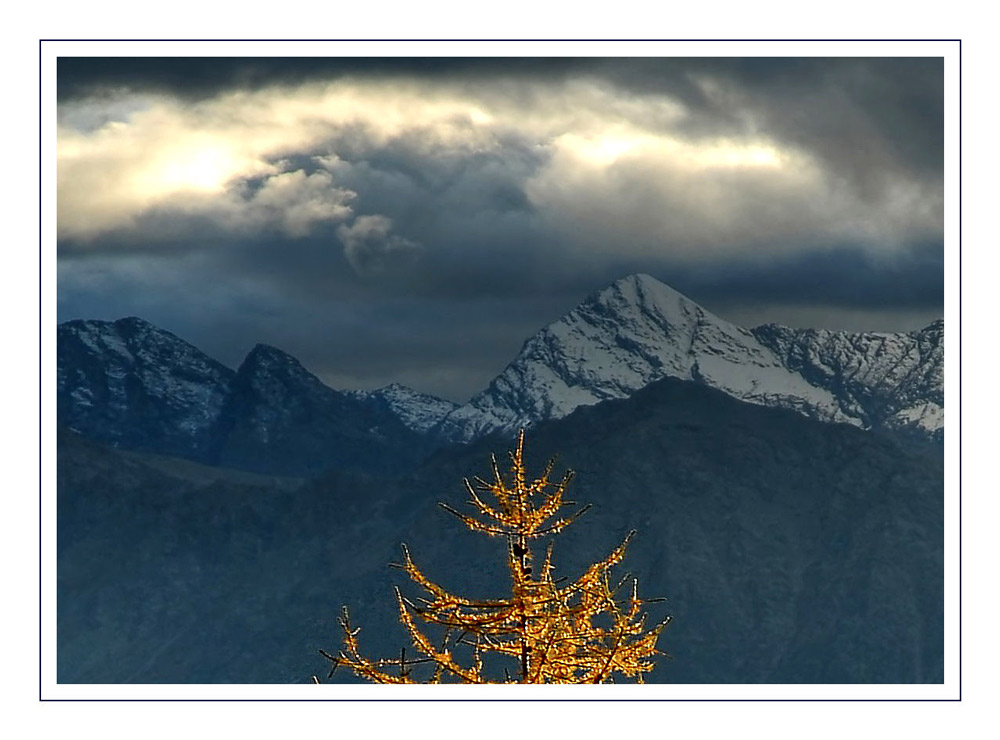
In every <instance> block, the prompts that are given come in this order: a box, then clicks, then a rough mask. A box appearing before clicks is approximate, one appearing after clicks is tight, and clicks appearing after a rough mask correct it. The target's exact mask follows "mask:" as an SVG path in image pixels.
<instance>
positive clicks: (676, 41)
mask: <svg viewBox="0 0 1000 740" xmlns="http://www.w3.org/2000/svg"><path fill="white" fill-rule="evenodd" d="M49 41H59V42H67V41H72V42H102V43H104V42H127V43H131V42H141V43H149V42H165V43H175V42H185V43H190V42H205V43H219V42H234V43H244V42H256V41H263V42H288V43H303V42H305V43H329V42H337V43H371V42H385V43H408V42H429V43H442V42H449V43H470V42H472V43H483V42H487V43H509V42H535V43H553V42H567V43H578V42H595V43H605V42H625V43H663V42H669V43H704V42H720V43H742V42H761V43H775V42H785V43H803V42H805V43H818V42H831V43H837V42H844V41H850V42H855V41H856V42H872V43H883V42H900V43H906V42H939V41H947V42H954V41H957V42H959V44H961V41H962V40H961V39H957V38H956V39H938V38H917V39H899V38H897V39H874V38H873V39H860V38H844V39H620V38H618V39H518V38H509V39H429V38H422V39H415V38H400V39H375V38H372V39H335V38H333V39H289V38H286V39H266V38H247V39H98V38H94V39H79V38H51V39H39V42H43V43H44V42H49Z"/></svg>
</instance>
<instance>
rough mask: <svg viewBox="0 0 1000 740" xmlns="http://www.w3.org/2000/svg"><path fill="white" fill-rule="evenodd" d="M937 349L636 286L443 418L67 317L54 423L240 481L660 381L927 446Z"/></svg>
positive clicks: (381, 459) (613, 291)
mask: <svg viewBox="0 0 1000 740" xmlns="http://www.w3.org/2000/svg"><path fill="white" fill-rule="evenodd" d="M943 335H944V323H943V321H937V322H934V323H933V324H931V325H930V326H928V327H927V328H925V329H923V330H921V331H919V332H909V333H897V334H887V333H875V332H868V333H854V334H852V333H846V332H831V331H817V330H807V329H789V328H786V327H781V326H777V325H773V324H769V325H765V326H760V327H757V328H755V329H753V330H748V329H743V328H740V327H737V326H735V325H733V324H730V323H728V322H726V321H724V320H722V319H720V318H718V317H716V316H714V315H712V314H710V313H709V312H707V311H705V310H704V309H702V308H701V307H700V306H698V305H697V304H696V303H694V302H693V301H690V300H688V299H687V298H685V297H684V296H682V295H681V294H679V293H677V292H676V291H674V290H673V289H671V288H669V287H667V286H666V285H664V284H663V283H660V282H658V281H656V280H654V279H653V278H651V277H649V276H646V275H633V276H630V277H627V278H623V279H622V280H619V281H617V282H616V283H614V284H613V285H611V286H610V287H608V288H606V289H605V290H603V291H601V292H600V293H598V294H596V295H594V296H592V297H591V298H589V299H587V300H586V301H584V302H583V303H582V304H581V305H580V306H578V307H577V308H575V309H573V311H571V312H570V313H568V314H567V315H566V316H564V317H563V318H561V319H559V320H558V321H556V322H554V323H553V324H550V325H549V326H547V327H545V328H544V329H542V330H541V331H540V332H538V334H536V335H535V336H534V337H532V338H531V339H529V340H528V341H527V342H526V343H525V345H524V347H523V349H522V350H521V353H520V354H519V355H518V356H517V357H516V358H515V359H514V360H513V362H511V363H510V364H509V365H508V366H507V368H506V369H505V370H504V371H503V372H502V373H501V374H500V375H498V376H497V377H496V378H495V379H494V380H493V381H492V382H491V383H490V385H489V387H488V388H486V389H485V390H484V391H483V392H482V393H480V394H478V395H476V396H475V397H474V398H473V399H472V400H471V401H469V402H468V403H466V404H465V405H463V406H458V405H457V404H454V403H451V402H449V401H445V400H443V399H440V398H435V397H433V396H430V395H427V394H422V393H418V392H417V391H414V390H412V389H409V388H406V387H404V386H401V385H391V386H388V387H386V388H382V389H380V390H376V391H368V392H366V391H337V390H334V389H332V388H329V387H327V386H325V385H324V384H323V383H322V382H321V381H320V380H319V379H318V378H317V377H316V376H315V375H313V374H312V373H310V372H309V371H308V370H306V369H305V368H304V367H303V366H302V365H301V363H299V362H298V361H297V360H296V359H295V358H293V357H291V356H290V355H288V354H286V353H284V352H282V351H281V350H279V349H276V348H274V347H269V346H266V345H257V346H256V347H254V349H253V350H252V351H251V352H250V353H249V354H248V355H247V357H246V359H245V360H244V361H243V363H242V364H241V365H240V367H239V368H238V369H237V370H236V371H233V370H231V369H229V368H227V367H225V366H224V365H222V364H220V363H219V362H216V361H215V360H213V359H212V358H210V357H208V356H207V355H205V354H204V353H203V352H201V351H200V350H198V349H197V348H196V347H194V346H192V345H191V344H188V343H187V342H185V341H183V340H182V339H180V338H178V337H176V336H175V335H173V334H171V333H170V332H167V331H164V330H161V329H158V328H156V327H154V326H153V325H151V324H149V323H147V322H145V321H143V320H141V319H137V318H128V319H121V320H119V321H115V322H104V321H68V322H66V323H63V324H61V325H60V326H59V339H58V348H59V351H58V362H59V372H58V378H59V392H58V409H59V422H60V424H62V425H64V426H66V427H69V428H71V429H73V430H76V431H77V432H79V433H81V434H84V435H86V436H89V437H93V438H94V439H97V440H100V441H103V442H107V443H110V444H113V445H115V446H118V447H124V448H127V449H133V450H143V451H148V452H155V453H160V454H166V455H176V456H179V457H185V458H188V459H190V460H195V461H198V462H204V463H208V464H212V465H223V466H227V467H235V468H240V469H244V470H250V471H253V472H263V473H275V474H286V475H314V474H316V473H319V472H322V471H323V470H328V469H351V470H357V471H367V472H384V471H386V469H387V466H388V469H391V470H395V471H399V470H403V469H411V468H412V467H413V466H414V465H416V464H417V463H418V462H419V461H420V460H421V459H423V458H424V457H426V456H427V455H428V454H429V453H430V452H432V451H433V450H434V449H437V448H439V447H442V446H444V445H446V444H451V443H455V442H461V443H465V442H469V441H471V440H473V439H476V438H479V437H482V436H484V435H486V434H491V433H500V434H502V435H503V436H511V435H513V434H514V433H515V432H516V430H517V429H518V428H521V427H530V426H531V425H533V424H537V423H538V422H540V421H544V420H547V419H558V418H562V417H564V416H566V415H567V414H569V413H570V412H572V411H573V410H574V409H576V408H578V407H580V406H586V405H593V404H595V403H600V402H602V401H606V400H610V399H616V398H617V399H620V398H626V397H628V396H629V395H630V394H632V393H634V392H635V391H637V390H639V389H640V388H643V387H645V386H646V385H648V384H649V383H652V382H654V381H656V380H660V379H662V378H665V377H674V378H679V379H681V380H687V381H691V382H694V383H700V384H703V385H707V386H710V387H713V388H717V389H718V390H721V391H723V392H724V393H727V394H728V395H730V396H732V397H734V398H737V399H739V400H742V401H746V402H749V403H753V404H757V405H761V406H769V407H775V408H787V409H791V410H794V411H796V412H798V413H800V414H803V415H805V416H807V417H809V418H812V419H816V420H820V421H827V422H838V423H844V424H850V425H852V426H856V427H858V428H861V429H866V430H875V431H880V432H888V433H891V434H895V435H897V436H899V437H901V438H909V439H912V440H922V441H932V442H937V443H940V442H941V441H942V440H943V438H944V388H943V380H942V378H943Z"/></svg>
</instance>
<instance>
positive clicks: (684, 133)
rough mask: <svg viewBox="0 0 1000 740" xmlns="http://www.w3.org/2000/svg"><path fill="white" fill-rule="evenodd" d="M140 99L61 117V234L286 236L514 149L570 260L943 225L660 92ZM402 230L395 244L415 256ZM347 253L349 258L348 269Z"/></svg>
mask: <svg viewBox="0 0 1000 740" xmlns="http://www.w3.org/2000/svg"><path fill="white" fill-rule="evenodd" d="M697 83H698V85H699V86H700V89H701V90H702V92H703V93H704V94H705V95H706V96H708V97H709V98H710V99H711V101H712V102H713V104H715V105H717V106H721V107H723V108H724V107H725V106H727V105H728V106H735V105H737V103H738V102H739V100H737V99H736V98H734V97H733V95H731V94H730V93H728V92H727V90H726V88H724V87H723V86H719V85H715V84H714V83H713V82H712V81H711V80H710V79H709V78H707V77H701V78H699V79H698V81H697ZM142 100H143V103H142V106H139V105H138V104H135V105H132V106H129V105H126V104H124V103H122V104H119V105H117V106H114V107H113V108H114V110H116V111H118V115H117V117H116V118H115V120H108V121H104V122H103V123H101V122H100V119H99V117H96V116H95V113H94V106H93V104H92V103H90V102H88V101H82V102H80V103H71V104H68V107H67V109H66V110H65V111H63V114H62V115H61V119H60V120H61V125H60V128H59V142H58V166H59V177H58V180H59V199H58V212H59V223H58V226H59V233H60V236H62V237H71V238H74V239H76V240H78V241H81V242H86V241H87V240H93V239H95V238H97V237H99V236H100V235H101V234H102V233H105V232H107V231H113V230H116V229H128V228H134V227H136V224H137V222H138V219H140V217H141V216H142V215H143V214H144V213H147V212H150V211H151V210H153V209H156V210H158V211H159V212H163V211H170V210H174V211H177V212H179V213H184V214H198V215H200V216H202V217H208V218H212V219H214V220H215V221H216V223H218V224H219V225H220V226H221V227H222V228H226V229H231V230H236V231H238V230H240V229H245V228H247V226H250V227H252V228H261V227H264V226H270V227H273V228H276V229H281V230H283V231H284V232H285V233H287V234H288V235H290V236H295V237H302V236H306V235H309V234H311V233H314V232H315V231H316V229H320V228H326V227H327V226H334V227H336V226H337V225H341V226H344V225H349V224H350V222H351V219H352V218H356V217H358V216H360V215H364V209H360V210H358V209H357V203H358V202H360V201H361V200H363V199H364V198H365V197H366V196H367V195H368V193H366V192H364V191H360V190H358V189H357V186H355V185H350V184H348V183H347V182H345V179H349V177H348V176H349V175H350V173H351V171H352V168H354V167H358V166H365V167H368V168H369V169H376V170H377V169H378V168H379V167H380V166H383V167H384V166H386V165H384V164H379V162H381V161H383V160H385V158H386V155H387V153H391V156H392V157H395V158H399V157H400V156H403V155H405V157H406V158H408V161H410V162H411V163H412V164H411V166H412V167H416V168H420V167H424V168H426V171H427V172H433V171H434V170H435V168H437V167H439V166H440V163H442V162H452V163H456V164H455V165H454V169H455V171H460V170H461V169H462V168H463V167H467V168H469V169H471V170H472V171H473V173H474V171H475V168H476V167H479V166H482V165H480V163H479V162H480V160H479V159H477V158H481V157H482V156H483V155H486V154H489V155H492V156H493V160H492V162H501V163H502V162H503V161H504V160H505V159H506V158H507V157H508V153H513V151H514V150H513V149H512V147H517V148H518V151H521V152H523V151H528V152H531V153H532V156H533V157H535V159H536V160H537V161H536V164H535V165H534V166H533V169H532V170H531V171H530V172H526V173H523V174H520V175H519V177H520V179H519V180H517V181H516V182H514V183H513V185H514V186H515V187H517V188H519V189H520V191H521V193H522V194H523V197H524V198H525V199H526V202H528V203H530V205H531V207H533V208H534V209H535V211H536V212H537V214H538V217H539V220H540V223H544V224H547V225H548V226H549V227H551V228H552V229H554V230H555V231H556V232H557V233H560V234H562V235H563V237H565V240H566V241H568V242H572V243H578V244H579V246H580V247H582V248H591V249H607V248H608V244H609V243H610V242H614V243H615V244H616V245H617V246H616V248H617V249H618V250H619V251H620V252H621V251H624V252H629V251H631V252H634V253H637V254H643V253H645V252H648V251H650V250H654V249H668V250H671V251H673V252H674V253H676V254H679V255H683V254H688V255H692V256H706V257H712V256H725V255H728V254H732V253H734V252H738V251H739V250H741V249H746V248H747V245H748V244H752V245H754V248H756V249H761V248H764V246H763V245H767V246H766V248H767V249H770V250H773V251H776V252H780V251H782V250H794V249H802V248H808V247H809V245H810V244H819V243H822V244H829V243H837V242H845V241H857V240H861V241H862V242H865V243H867V244H870V245H871V247H872V248H873V249H893V248H896V247H898V246H899V245H902V244H905V243H907V242H908V241H910V240H913V239H922V238H927V237H928V235H935V234H938V233H939V232H940V228H941V208H940V205H941V200H940V193H939V188H938V187H937V184H936V183H926V182H922V181H919V180H908V179H907V178H906V177H905V176H904V175H900V174H892V173H889V174H886V173H880V174H879V177H880V182H881V184H880V186H879V188H878V191H877V193H876V195H875V196H874V197H873V195H872V193H871V192H867V191H866V190H865V189H864V188H861V187H860V186H858V184H857V182H856V181H848V180H846V179H845V178H844V177H843V176H842V175H841V174H839V173H838V172H836V171H834V170H832V169H830V168H829V167H828V166H827V163H826V162H825V161H824V159H822V158H821V157H819V156H817V154H816V153H815V152H812V151H810V150H809V149H808V148H806V147H804V146H803V145H801V144H796V143H793V142H790V141H786V140H782V139H781V138H780V137H778V136H777V135H775V134H773V133H769V132H768V131H767V130H761V123H760V121H759V120H758V119H757V118H755V117H754V116H751V115H749V114H748V113H746V111H745V110H743V109H741V108H734V109H732V110H728V109H726V115H727V117H728V118H727V120H729V130H728V132H726V133H724V134H722V133H713V134H711V135H709V134H702V135H696V134H694V133H691V132H690V131H688V130H687V129H686V128H685V125H684V124H685V122H686V121H687V120H688V117H689V116H690V115H691V113H690V111H689V110H688V108H687V107H686V106H685V105H684V104H682V103H681V102H679V101H678V100H675V99H673V98H671V97H670V96H669V95H667V94H663V93H658V94H652V93H649V94H635V93H631V92H628V91H623V90H621V89H617V88H614V87H612V86H609V85H607V84H602V83H599V82H596V81H592V80H586V79H583V80H573V81H569V82H557V81H545V82H538V83H529V82H524V81H522V82H519V83H516V84H515V83H512V82H507V83H504V84H499V83H498V84H495V85H490V84H489V83H483V84H481V85H477V86H472V85H468V84H465V85H462V84H459V83H457V82H453V83H441V82H429V81H426V80H425V81H420V80H408V81H403V80H400V79H383V80H366V81H361V80H351V79H341V80H339V81H337V82H334V83H309V84H302V85H298V86H284V87H282V86H276V87H270V88H265V89H260V90H257V91H255V92H229V93H220V94H218V95H216V96H215V97H210V98H207V99H205V100H200V101H197V102H190V101H183V100H181V99H175V98H171V97H168V96H164V95H160V96H156V97H150V96H147V97H145V98H143V99H142ZM74 105H78V106H79V110H76V111H75V110H74V108H73V106H74ZM303 161H310V162H312V163H313V165H312V166H313V167H315V168H316V169H315V170H311V169H309V168H306V169H303V167H302V164H301V163H302V162H303ZM292 162H296V163H297V164H290V163H292ZM462 163H464V164H462ZM490 166H492V167H495V166H496V165H495V164H491V165H490ZM474 176H475V175H474V174H473V175H471V177H474ZM882 181H884V182H882ZM862 184H863V183H862ZM481 205H482V207H483V208H484V209H487V208H489V207H491V205H492V204H490V203H487V202H484V203H482V204H481ZM369 215H371V214H369ZM444 215H445V214H442V217H443V216H444ZM359 228H360V227H359ZM406 228H407V226H406V225H405V224H397V227H396V229H399V230H401V232H402V233H394V234H393V238H396V239H401V240H409V241H410V242H412V243H416V240H415V239H414V238H413V236H412V235H410V234H407V233H406ZM396 229H394V232H395V230H396ZM347 233H352V232H347ZM358 233H359V234H360V233H361V231H360V230H359V231H358ZM351 243H357V242H356V240H355V241H354V242H351ZM400 243H402V242H400ZM427 247H428V248H433V245H427ZM390 251H391V250H390ZM347 252H350V249H348V250H347ZM347 252H345V254H347ZM359 254H361V252H356V253H355V254H354V255H353V257H351V256H350V255H348V257H349V260H350V261H352V264H354V266H355V268H356V269H358V265H360V264H361V261H360V257H359V256H358V255H359Z"/></svg>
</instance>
